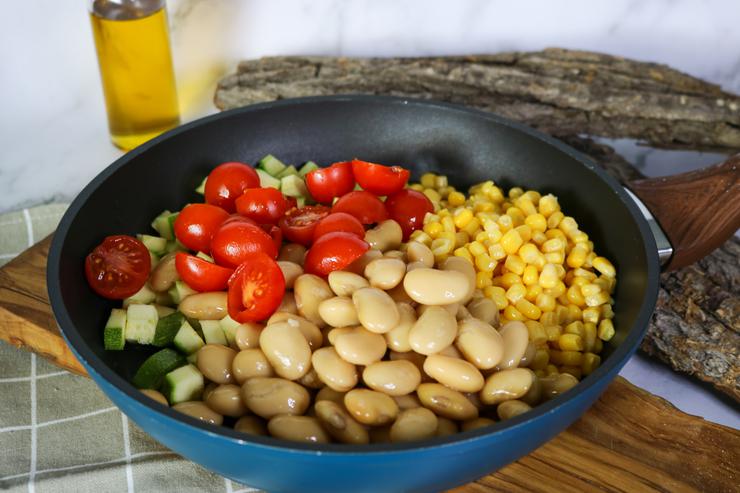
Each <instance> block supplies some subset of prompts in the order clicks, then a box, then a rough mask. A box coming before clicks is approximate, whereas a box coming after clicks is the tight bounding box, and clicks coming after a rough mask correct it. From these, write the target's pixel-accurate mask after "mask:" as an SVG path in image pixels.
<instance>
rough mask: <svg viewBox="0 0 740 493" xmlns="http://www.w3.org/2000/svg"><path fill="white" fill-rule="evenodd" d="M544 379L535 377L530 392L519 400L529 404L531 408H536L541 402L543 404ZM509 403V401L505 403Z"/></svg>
mask: <svg viewBox="0 0 740 493" xmlns="http://www.w3.org/2000/svg"><path fill="white" fill-rule="evenodd" d="M541 380H542V379H541V378H540V377H538V376H537V375H535V376H534V377H533V379H532V386H531V387H529V390H528V391H527V393H526V394H524V396H522V397H520V398H519V400H520V401H522V402H524V403H526V404H529V405H530V406H536V405H537V404H539V403H540V402H542V399H543V395H542V392H543V390H542V381H541ZM505 402H508V401H505Z"/></svg>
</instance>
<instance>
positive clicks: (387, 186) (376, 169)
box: [352, 159, 411, 195]
mask: <svg viewBox="0 0 740 493" xmlns="http://www.w3.org/2000/svg"><path fill="white" fill-rule="evenodd" d="M352 173H353V174H354V175H355V180H357V183H359V184H360V186H361V187H362V188H363V189H364V190H367V191H368V192H372V193H374V194H375V195H391V194H393V193H396V192H399V191H401V190H402V189H403V187H404V185H406V182H407V181H409V176H410V175H411V173H410V172H409V170H407V169H404V168H402V167H400V166H385V165H382V164H375V163H368V162H367V161H361V160H359V159H353V160H352Z"/></svg>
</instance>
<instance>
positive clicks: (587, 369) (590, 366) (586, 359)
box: [574, 353, 601, 376]
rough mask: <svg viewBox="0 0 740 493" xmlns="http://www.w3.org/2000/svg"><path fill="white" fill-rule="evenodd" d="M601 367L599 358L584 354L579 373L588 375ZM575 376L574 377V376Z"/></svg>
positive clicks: (594, 355)
mask: <svg viewBox="0 0 740 493" xmlns="http://www.w3.org/2000/svg"><path fill="white" fill-rule="evenodd" d="M600 365H601V356H599V355H598V354H594V353H584V355H583V362H582V363H581V371H582V372H583V375H590V374H591V373H593V372H594V370H596V368H598V367H599V366H600ZM574 376H575V375H574Z"/></svg>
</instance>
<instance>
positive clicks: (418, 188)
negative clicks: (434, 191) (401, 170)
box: [409, 183, 424, 192]
mask: <svg viewBox="0 0 740 493" xmlns="http://www.w3.org/2000/svg"><path fill="white" fill-rule="evenodd" d="M409 188H410V189H411V190H416V191H417V192H421V191H423V190H424V185H422V184H420V183H414V184H413V185H409Z"/></svg>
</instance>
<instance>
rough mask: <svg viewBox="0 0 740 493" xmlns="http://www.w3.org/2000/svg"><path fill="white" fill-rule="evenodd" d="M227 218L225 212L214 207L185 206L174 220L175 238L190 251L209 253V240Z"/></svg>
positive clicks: (201, 205) (203, 205) (208, 205)
mask: <svg viewBox="0 0 740 493" xmlns="http://www.w3.org/2000/svg"><path fill="white" fill-rule="evenodd" d="M228 217H229V214H228V213H227V212H226V211H225V210H223V209H222V208H220V207H216V206H215V205H210V204H190V205H186V206H185V208H184V209H183V210H181V211H180V214H178V215H177V218H176V219H175V236H176V237H177V239H178V240H180V243H182V244H183V245H185V247H186V248H189V249H190V250H195V251H201V252H209V251H211V238H213V235H214V233H216V231H218V229H219V228H220V227H221V225H222V224H223V222H224V221H226V219H227V218H228Z"/></svg>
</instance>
